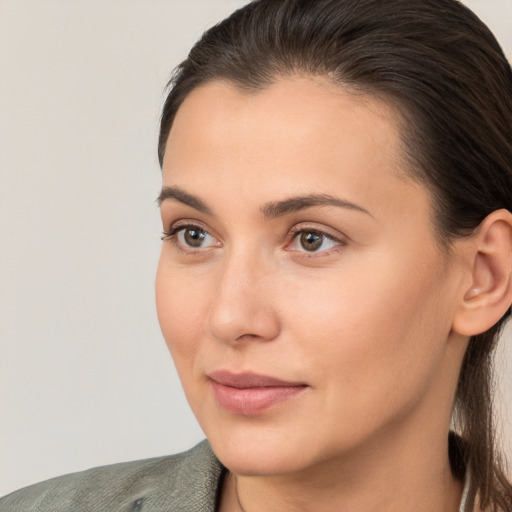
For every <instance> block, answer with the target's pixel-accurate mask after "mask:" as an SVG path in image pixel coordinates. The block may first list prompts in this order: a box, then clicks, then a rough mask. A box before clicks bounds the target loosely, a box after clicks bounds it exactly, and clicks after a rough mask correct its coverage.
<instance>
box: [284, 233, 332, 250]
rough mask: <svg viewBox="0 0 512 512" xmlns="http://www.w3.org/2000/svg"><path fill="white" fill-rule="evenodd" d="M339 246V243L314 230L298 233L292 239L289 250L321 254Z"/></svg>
mask: <svg viewBox="0 0 512 512" xmlns="http://www.w3.org/2000/svg"><path fill="white" fill-rule="evenodd" d="M338 245H340V242H338V241H337V240H335V239H333V238H331V237H329V236H327V235H326V234H325V233H321V232H320V231H314V230H303V231H299V232H298V233H296V234H295V236H294V237H293V240H292V243H291V248H292V250H295V251H302V252H310V253H315V252H322V251H327V250H329V249H332V248H333V247H336V246H338Z"/></svg>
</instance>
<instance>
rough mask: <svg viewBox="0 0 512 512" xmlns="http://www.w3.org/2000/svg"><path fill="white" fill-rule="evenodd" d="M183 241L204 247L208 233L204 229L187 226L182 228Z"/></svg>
mask: <svg viewBox="0 0 512 512" xmlns="http://www.w3.org/2000/svg"><path fill="white" fill-rule="evenodd" d="M182 234H183V235H182V236H183V241H184V243H185V244H186V245H188V246H189V247H202V245H203V242H204V240H205V239H206V236H207V235H208V233H207V232H206V231H205V230H204V229H199V228H194V227H190V228H185V229H183V230H182Z"/></svg>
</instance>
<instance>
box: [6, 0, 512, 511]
mask: <svg viewBox="0 0 512 512" xmlns="http://www.w3.org/2000/svg"><path fill="white" fill-rule="evenodd" d="M511 134H512V71H511V69H510V66H509V64H508V63H507V61H506V59H505V57H504V56H503V53H502V52H501V49H500V48H499V45H498V44H497V43H496V41H495V39H494V37H493V36H492V34H491V33H490V32H489V31H488V30H487V28H486V27H485V26H484V25H483V24H482V23H481V22H480V21H479V20H478V19H477V18H476V17H475V16H474V15H473V14H472V13H471V12H470V11H469V10H467V9H466V8H465V7H463V6H462V5H461V4H459V3H458V2H456V1H454V0H429V1H425V0H389V1H382V0H357V1H355V0H353V1H350V0H316V1H311V0H278V1H276V0H259V1H256V2H252V3H250V4H249V5H247V6H246V7H244V8H242V9H240V10H239V11H237V12H236V13H234V14H233V15H232V16H231V17H230V18H228V19H227V20H225V21H224V22H222V23H221V24H219V25H217V26H216V27H214V28H213V29H211V30H209V31H208V32H207V33H206V34H205V35H204V36H203V37H202V39H201V40H200V41H199V42H198V43H197V44H196V46H195V47H194V48H193V49H192V51H191V53H190V55H189V57H188V59H187V60H186V61H185V62H184V63H182V65H181V66H180V67H179V68H178V70H177V72H176V74H175V76H174V78H173V80H172V82H171V89H170V92H169V95H168V97H167V100H166V103H165V106H164V109H163V114H162V122H161V131H160V141H159V156H160V162H161V165H162V173H163V187H162V192H161V194H160V197H159V203H160V208H161V213H162V221H163V229H164V236H163V240H164V243H163V245H162V253H161V259H160V264H159V268H158V273H157V282H156V293H157V307H158V315H159V320H160V324H161V327H162V332H163V334H164V337H165V339H166V341H167V344H168V346H169V349H170V351H171V353H172V356H173V358H174V361H175V364H176V367H177V369H178V373H179V375H180V378H181V381H182V384H183V387H184V389H185V392H186V394H187V398H188V400H189V403H190V405H191V407H192V409H193V411H194V413H195V415H196V417H197V419H198V421H199V423H200V424H201V427H202V428H203V430H204V432H205V434H206V437H207V439H208V442H205V443H202V444H201V445H199V446H198V447H196V448H195V449H193V450H191V451H190V452H188V453H186V454H181V455H178V456H174V457H166V458H161V459H153V460H149V461H142V462H135V463H127V464H121V465H115V466H110V467H105V468H97V469H95V470H91V471H89V472H86V473H81V474H75V475H70V476H67V477H61V478H60V479H54V480H52V481H49V482H45V483H42V484H38V485H36V486H32V487H30V488H27V489H25V490H22V491H19V492H18V493H14V494H12V495H10V496H8V497H6V498H4V500H3V501H0V510H1V511H4V510H6V511H11V510H73V511H79V510H145V511H157V510H158V511H160V510H218V511H221V512H225V511H242V512H251V511H263V512H265V511H269V510H290V511H298V510H301V511H302V510H304V511H308V510H315V511H340V510H359V511H369V510H380V511H388V510H389V511H391V510H393V511H397V510H404V511H405V510H412V509H414V510H417V511H420V512H421V511H425V512H426V511H457V510H461V511H466V512H467V511H469V510H500V511H510V510H512V487H511V485H510V483H509V482H508V480H507V477H506V475H505V470H504V468H503V465H502V464H501V463H500V456H499V451H498V450H497V448H496V446H495V441H494V430H493V417H492V410H491V392H490V379H491V355H492V350H493V348H494V345H495V343H496V339H497V335H498V332H499V330H500V328H501V326H502V325H503V322H504V321H505V319H506V317H507V316H508V315H509V314H510V305H511V302H512V215H511V214H510V210H512V204H511V203H512V136H511ZM450 431H452V433H450Z"/></svg>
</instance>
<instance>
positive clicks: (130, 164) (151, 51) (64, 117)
mask: <svg viewBox="0 0 512 512" xmlns="http://www.w3.org/2000/svg"><path fill="white" fill-rule="evenodd" d="M243 3H244V2H243V1H242V0H108V1H105V0H0V495H1V494H6V493H8V492H10V491H12V490H14V489H16V488H18V487H21V486H24V485H27V484H29V483H32V482H35V481H38V480H42V479H46V478H49V477H52V476H55V475H59V474H62V473H67V472H71V471H77V470H80V469H84V468H88V467H91V466H97V465H101V464H107V463H112V462H117V461H122V460H130V459H138V458H145V457H151V456H156V455H163V454H168V453H173V452H177V451H181V450H183V449H186V448H188V447H190V446H192V445H193V444H194V443H196V442H197V441H199V440H200V439H201V438H202V433H201V431H200V429H199V427H198V426H197V424H196V422H195V420H194V418H193V416H192V414H191V413H190V412H189V409H188V406H187V404H186V401H185V399H184V396H183V393H182V391H181V388H180V385H179V382H178V379H177V376H176V373H175V370H174V367H173V365H172V361H171V359H170V356H169V355H168V353H167V349H166V347H165V344H164V341H163V339H162V336H161V334H160V330H159V327H158V322H157V318H156V314H155V304H154V294H153V281H154V274H155V269H156V263H157V258H158V251H159V245H160V240H159V236H160V231H161V228H160V225H159V217H158V210H157V206H156V203H155V198H156V197H157V195H158V192H159V186H160V183H159V181H160V171H159V167H158V164H157V158H156V140H157V127H158V118H159V109H160V107H161V104H162V101H163V93H162V91H163V88H164V86H165V84H166V82H167V80H168V78H169V76H170V72H171V69H172V68H173V67H174V66H175V65H176V64H178V62H180V60H182V59H183V58H184V57H185V56H186V53H187V50H188V49H189V48H190V46H191V45H192V44H193V42H194V41H195V40H196V39H197V38H198V37H199V36H200V34H201V33H202V32H203V31H204V30H205V29H206V28H207V27H208V26H210V25H212V24H213V23H214V22H216V21H218V20H220V19H222V18H223V17H224V16H225V15H227V14H228V13H230V12H231V11H233V10H234V9H235V8H236V7H238V6H240V5H242V4H243ZM466 3H467V4H468V5H470V6H471V7H472V8H474V10H475V11H476V12H477V13H478V14H480V16H481V17H482V18H483V19H484V20H486V21H487V23H488V24H489V25H490V26H491V28H492V29H493V30H494V31H495V33H496V34H497V36H498V39H499V40H500V41H501V43H502V45H503V46H504V48H505V50H506V52H507V53H508V55H509V56H511V55H512V0H471V1H470V0H468V1H467V2H466ZM503 341H504V343H503V344H502V350H501V352H500V354H499V357H498V360H499V361H498V362H499V365H500V375H499V378H500V381H501V386H502V391H503V397H502V398H501V401H500V402H499V406H500V408H501V410H502V413H501V422H502V424H503V425H504V428H503V437H504V442H505V443H506V444H507V446H508V447H509V448H508V449H509V450H510V446H511V445H512V426H511V423H512V420H511V416H512V411H510V410H509V411H507V410H506V407H505V404H511V407H510V408H512V393H511V389H512V347H511V345H512V335H511V333H510V332H508V333H507V334H506V335H505V339H504V340H503ZM507 363H508V367H507Z"/></svg>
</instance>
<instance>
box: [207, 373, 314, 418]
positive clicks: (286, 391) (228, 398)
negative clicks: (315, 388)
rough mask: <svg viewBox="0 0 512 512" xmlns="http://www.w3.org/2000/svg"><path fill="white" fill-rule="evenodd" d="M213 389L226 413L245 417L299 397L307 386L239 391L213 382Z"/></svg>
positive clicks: (216, 398)
mask: <svg viewBox="0 0 512 512" xmlns="http://www.w3.org/2000/svg"><path fill="white" fill-rule="evenodd" d="M211 384H212V389H213V394H214V396H215V400H216V401H217V403H218V404H219V405H220V406H221V407H222V408H224V409H226V411H228V412H230V413H233V414H241V415H244V416H254V415H256V414H261V413H262V412H264V411H266V410H267V409H270V408H271V407H273V406H275V405H276V404H279V403H282V402H285V401H287V400H290V399H292V398H295V397H296V396H298V395H299V394H300V393H302V391H304V389H305V388H306V386H271V387H264V388H246V389H239V388H233V387H230V386H225V385H223V384H219V383H218V382H216V381H214V380H212V381H211Z"/></svg>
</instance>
